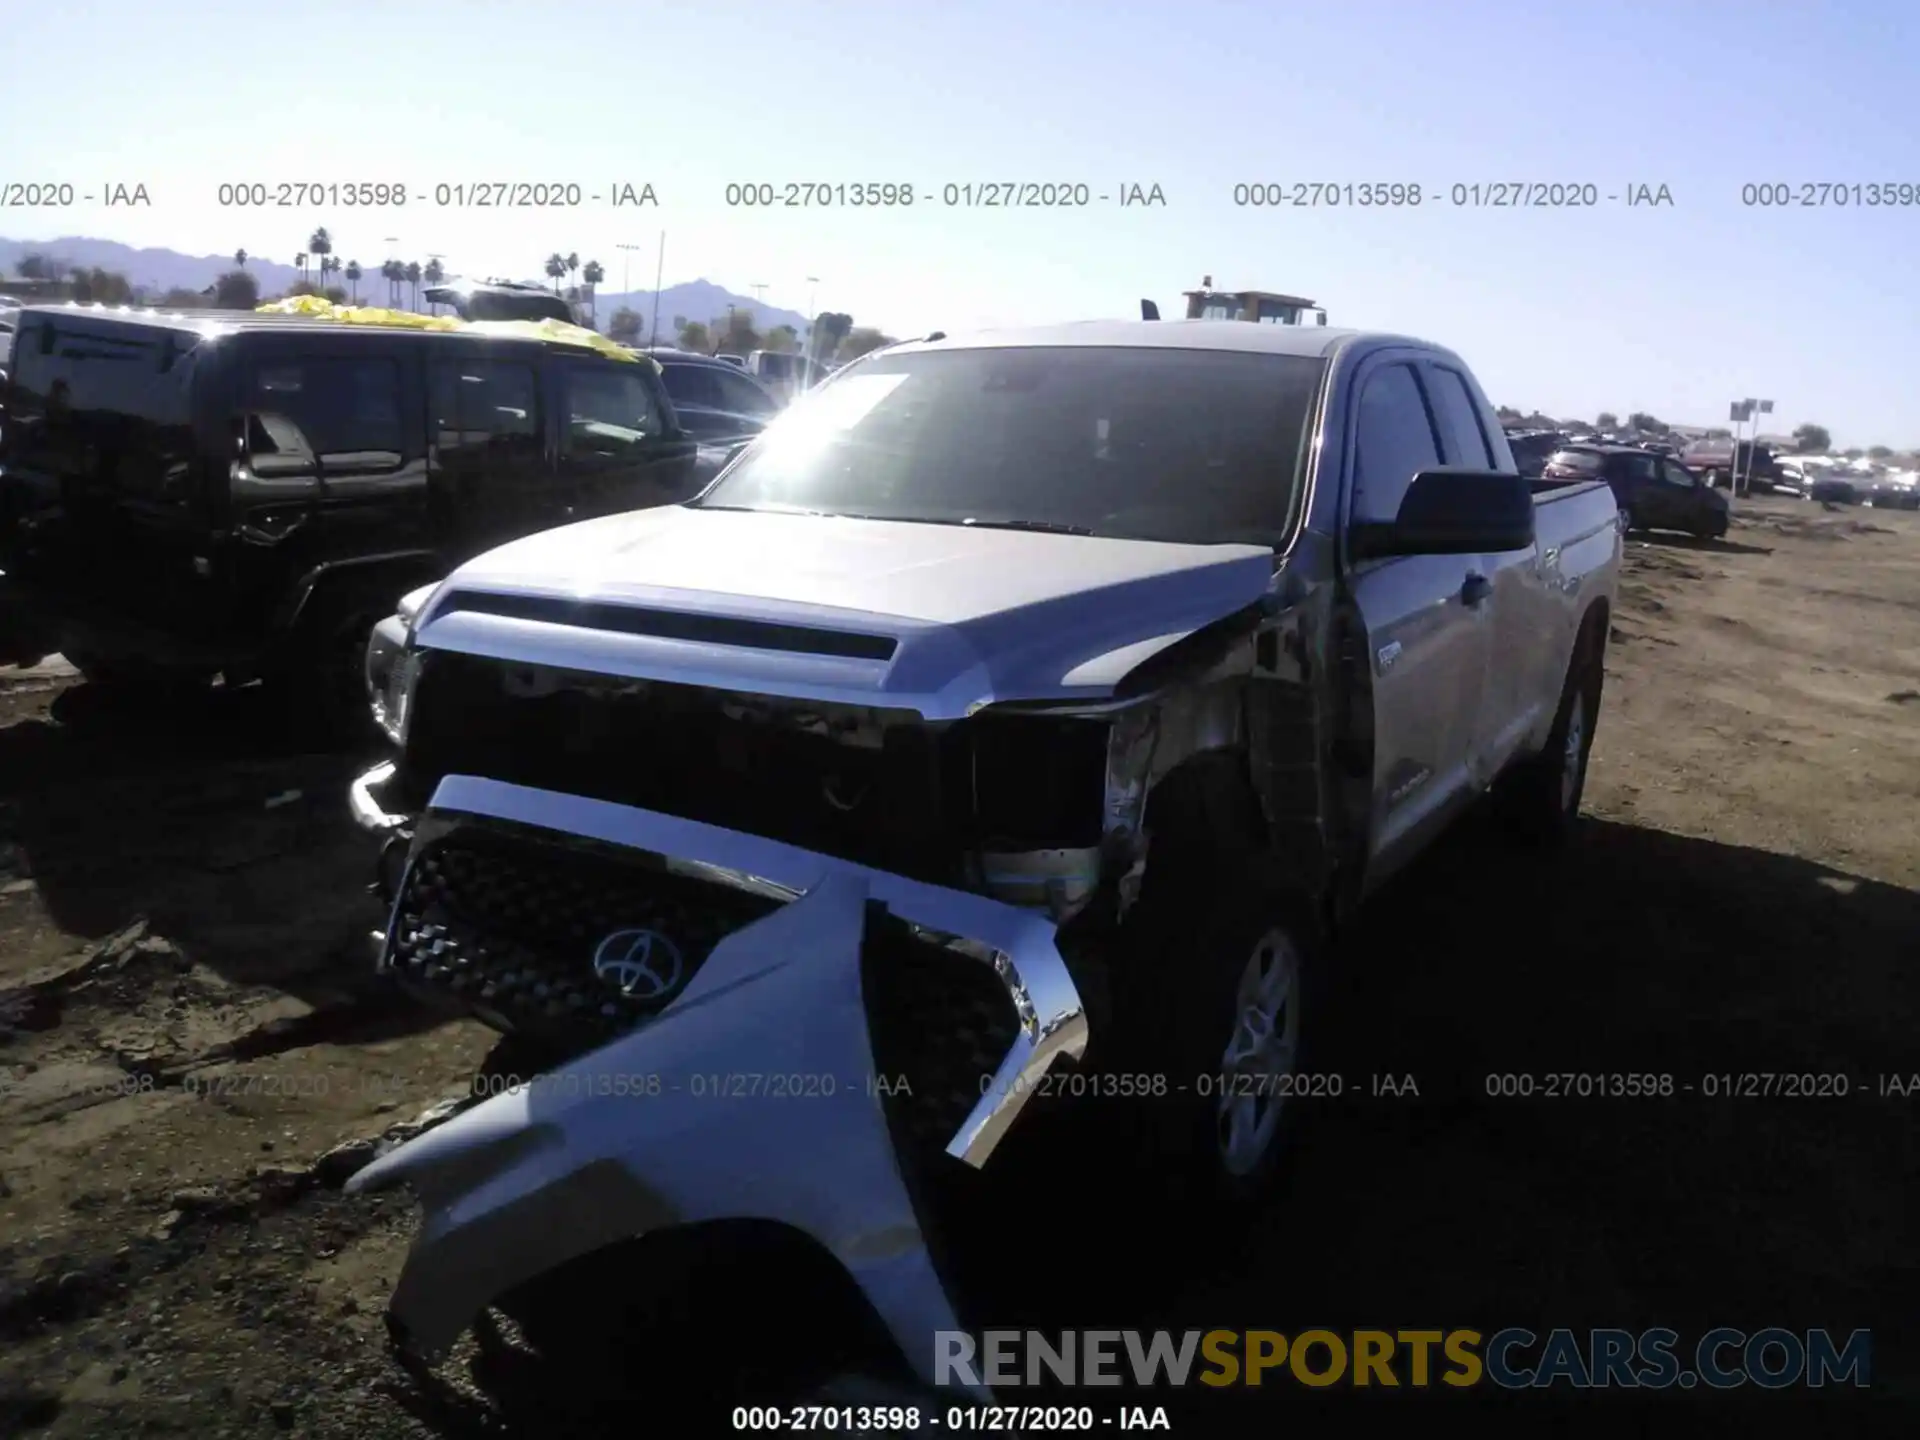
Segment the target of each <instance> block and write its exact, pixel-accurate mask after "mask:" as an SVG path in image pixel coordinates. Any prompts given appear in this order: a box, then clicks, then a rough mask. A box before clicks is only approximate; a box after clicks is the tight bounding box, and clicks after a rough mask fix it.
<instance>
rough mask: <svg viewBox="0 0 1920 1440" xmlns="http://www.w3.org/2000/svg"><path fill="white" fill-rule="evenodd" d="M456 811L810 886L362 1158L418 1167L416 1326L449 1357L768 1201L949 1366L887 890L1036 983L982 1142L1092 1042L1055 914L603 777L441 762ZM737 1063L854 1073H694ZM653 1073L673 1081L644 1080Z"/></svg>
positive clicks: (406, 1307)
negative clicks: (702, 811)
mask: <svg viewBox="0 0 1920 1440" xmlns="http://www.w3.org/2000/svg"><path fill="white" fill-rule="evenodd" d="M435 811H440V812H447V811H453V812H461V811H465V812H468V813H475V814H485V815H492V816H495V817H496V818H502V819H516V820H520V821H522V822H523V823H532V824H542V825H546V826H548V827H549V828H555V829H563V830H565V831H567V832H568V833H573V834H579V835H586V836H591V837H592V838H596V839H602V840H608V841H611V842H613V843H625V844H630V845H636V846H639V847H642V848H645V849H648V850H651V851H654V852H655V853H661V854H668V855H672V856H675V857H677V858H680V859H683V860H691V861H695V862H698V863H704V864H709V865H720V866H726V867H729V868H733V869H737V870H740V871H742V872H745V873H750V874H753V875H755V876H758V877H760V878H763V879H766V880H771V881H773V882H775V883H776V884H781V885H786V886H788V887H790V888H792V889H794V890H796V891H800V892H802V893H801V894H800V897H799V898H798V899H796V900H794V901H792V902H790V903H789V904H787V905H785V906H783V907H782V908H780V909H779V910H776V911H775V912H773V913H772V914H771V915H769V916H768V917H767V918H766V919H764V920H761V921H759V922H758V923H756V924H754V925H751V926H748V927H747V928H745V929H743V930H739V931H736V932H735V933H734V934H733V935H731V936H729V937H728V938H727V939H726V940H724V941H723V942H722V943H721V944H720V946H719V947H718V948H717V949H716V950H715V951H714V952H713V954H712V955H711V956H710V957H709V958H708V960H707V962H706V963H705V965H703V966H702V967H701V969H700V970H699V971H698V972H697V973H696V975H695V976H694V979H693V980H692V982H691V983H690V984H689V985H688V987H687V989H686V990H685V991H684V992H682V994H681V995H680V996H679V997H678V998H676V999H675V1000H674V1001H673V1003H672V1004H671V1005H669V1006H668V1007H667V1008H666V1009H665V1010H664V1011H662V1012H661V1014H660V1016H659V1018H658V1019H656V1020H655V1021H654V1022H652V1023H651V1024H649V1025H648V1026H647V1027H646V1028H644V1029H641V1030H637V1031H635V1032H633V1033H632V1034H629V1035H627V1036H624V1037H623V1038H621V1039H620V1040H618V1041H615V1042H614V1043H613V1044H611V1045H608V1046H606V1047H604V1048H602V1049H601V1050H598V1051H596V1052H594V1053H592V1054H590V1055H587V1056H585V1057H583V1058H581V1059H580V1060H577V1061H574V1062H572V1063H571V1064H568V1065H566V1066H564V1067H562V1068H560V1069H558V1070H555V1071H551V1072H548V1073H547V1074H545V1075H543V1076H541V1077H539V1079H538V1080H537V1081H535V1082H534V1083H532V1084H530V1085H528V1086H526V1087H524V1088H523V1089H521V1090H520V1091H518V1092H517V1093H512V1094H506V1095H500V1096H496V1097H494V1098H492V1099H489V1100H487V1101H485V1102H484V1103H482V1104H480V1105H478V1106H475V1107H474V1108H473V1109H471V1110H468V1111H466V1112H464V1113H462V1114H460V1115H458V1116H456V1117H455V1118H454V1119H452V1120H450V1121H448V1122H447V1123H445V1124H444V1125H442V1126H439V1127H438V1128H436V1129H434V1130H431V1131H429V1132H427V1133H426V1134H424V1135H422V1136H420V1137H419V1138H417V1139H415V1140H413V1141H411V1142H410V1143H408V1144H406V1145H403V1146H401V1147H400V1148H399V1149H397V1150H395V1151H393V1152H392V1153H391V1154H389V1155H387V1156H385V1157H383V1158H382V1159H380V1160H378V1161H376V1162H375V1163H374V1164H372V1165H370V1166H369V1167H367V1168H366V1169H365V1170H363V1171H361V1172H360V1173H359V1174H358V1175H356V1176H355V1177H354V1178H353V1180H352V1181H351V1182H349V1189H351V1190H354V1191H362V1190H375V1189H384V1188H387V1187H390V1186H393V1185H397V1184H401V1183H405V1184H408V1185H410V1186H412V1187H413V1189H414V1190H415V1192H416V1193H417V1194H418V1195H419V1197H420V1200H421V1203H422V1206H423V1208H424V1210H425V1219H424V1221H423V1224H422V1227H421V1230H420V1233H419V1235H418V1237H417V1238H416V1240H415V1242H414V1246H413V1249H412V1252H411V1253H410V1254H409V1256H408V1259H407V1264H406V1266H405V1269H404V1270H403V1271H402V1274H401V1277H400V1281H399V1284H398V1286H397V1287H396V1289H395V1292H394V1296H393V1299H392V1301H391V1303H390V1307H389V1309H390V1314H391V1315H392V1317H393V1318H394V1320H395V1321H396V1323H397V1325H398V1327H399V1328H400V1330H401V1332H402V1335H403V1337H404V1340H405V1342H406V1343H407V1345H408V1346H409V1347H410V1348H411V1349H412V1350H413V1351H414V1352H415V1353H416V1354H418V1355H420V1356H421V1357H422V1358H425V1359H427V1360H429V1361H431V1360H435V1359H438V1358H440V1357H441V1356H443V1355H444V1354H445V1352H446V1350H447V1348H448V1347H449V1346H451V1344H452V1343H453V1341H454V1340H455V1339H456V1338H457V1337H458V1336H459V1334H460V1333H461V1331H462V1330H464V1329H465V1328H466V1327H467V1326H468V1325H469V1324H470V1323H471V1322H472V1320H473V1319H474V1317H475V1316H476V1315H477V1314H478V1313H479V1311H480V1310H481V1309H482V1308H483V1307H485V1306H486V1305H487V1304H489V1303H491V1302H492V1301H493V1300H494V1299H496V1298H497V1297H498V1296H499V1295H501V1294H502V1293H504V1292H505V1291H506V1290H508V1289H511V1288H512V1287H513V1286H515V1285H517V1284H519V1283H521V1282H523V1281H526V1280H530V1279H532V1278H534V1277H536V1276H538V1275H541V1274H544V1273H546V1272H548V1271H550V1270H552V1269H554V1268H555V1267H556V1266H559V1265H562V1264H564V1263H566V1262H567V1261H569V1260H573V1259H576V1258H578V1257H580V1256H582V1255H585V1254H588V1253H591V1252H592V1251H594V1250H597V1249H600V1248H602V1247H604V1246H606V1245H608V1244H612V1243H616V1242H618V1241H620V1240H623V1239H627V1238H629V1237H632V1236H635V1235H638V1234H641V1233H643V1232H645V1231H648V1230H654V1229H659V1228H662V1227H665V1226H672V1225H680V1224H691V1223H697V1222H701V1221H707V1220H718V1219H730V1218H751V1219H762V1220H770V1221H775V1222H779V1223H784V1224H788V1225H792V1226H794V1227H795V1228H797V1229H799V1230H800V1231H802V1232H803V1233H805V1234H807V1235H808V1236H810V1237H812V1238H813V1239H814V1240H816V1241H818V1242H819V1243H820V1244H821V1245H823V1246H824V1247H825V1248H826V1249H827V1251H828V1252H829V1253H831V1254H832V1255H833V1256H835V1257H836V1258H837V1259H838V1260H839V1261H840V1263H841V1264H842V1265H844V1266H845V1267H846V1269H847V1271H848V1273H849V1274H850V1275H851V1276H852V1277H853V1279H854V1281H855V1282H856V1283H857V1284H858V1285H859V1286H860V1288H861V1290H862V1291H863V1292H864V1293H865V1295H866V1296H867V1299H868V1300H869V1302H870V1303H871V1304H872V1305H873V1307H874V1309H875V1311H876V1312H877V1313H878V1315H879V1316H880V1318H881V1320H882V1321H883V1322H884V1323H885V1324H886V1326H887V1328H888V1330H889V1331H890V1332H891V1334H892V1335H893V1337H894V1339H895V1341H896V1342H897V1343H898V1344H899V1345H900V1348H901V1350H902V1353H903V1354H904V1355H906V1356H907V1357H908V1358H909V1360H910V1361H911V1362H912V1364H913V1365H914V1367H915V1368H916V1370H918V1371H920V1372H921V1373H922V1374H923V1376H924V1377H925V1378H927V1379H928V1380H929V1381H931V1380H932V1379H933V1378H934V1377H933V1375H932V1366H933V1357H934V1350H935V1346H934V1332H936V1331H938V1330H942V1329H956V1328H958V1324H957V1320H956V1317H955V1315H954V1312H953V1307H952V1304H951V1301H950V1300H949V1298H948V1296H947V1294H946V1292H945V1289H944V1287H943V1286H942V1284H941V1281H940V1277H939V1275H938V1273H937V1272H936V1270H935V1268H934V1265H933V1263H932V1259H931V1257H930V1255H929V1253H928V1250H927V1244H926V1239H925V1236H924V1234H923V1233H922V1231H921V1228H920V1224H919V1221H918V1218H917V1216H916V1215H915V1213H914V1209H913V1205H912V1201H911V1199H910V1198H909V1195H908V1192H907V1188H906V1185H905V1182H904V1180H903V1179H902V1176H901V1173H900V1166H899V1162H898V1160H897V1158H896V1156H895V1151H894V1145H893V1141H892V1138H891V1135H890V1134H889V1131H888V1127H887V1122H886V1117H885V1114H884V1112H883V1111H882V1108H881V1101H880V1099H879V1095H878V1093H877V1091H876V1089H875V1087H874V1086H873V1085H872V1084H871V1083H870V1082H871V1078H872V1076H873V1053H872V1045H871V1041H870V1039H869V1036H868V1029H867V1017H866V1010H865V1007H864V1004H863V1001H862V996H861V985H860V953H861V942H862V936H863V931H864V921H865V907H866V905H867V903H868V901H869V900H879V901H881V902H883V903H886V904H887V905H888V907H889V908H890V909H892V910H893V911H894V913H896V914H898V915H900V916H901V918H903V919H907V920H909V921H912V922H915V923H918V924H922V925H927V926H930V927H934V928H936V929H938V930H940V931H943V932H946V933H948V934H954V935H961V936H967V937H969V938H975V939H978V940H980V941H981V942H984V943H985V944H986V945H988V946H991V947H993V948H995V949H997V950H999V951H1000V952H1001V956H1000V959H1001V961H1002V962H1003V963H1004V964H1005V967H1006V968H1005V969H1004V970H1003V979H1008V980H1009V981H1010V985H1011V986H1012V987H1013V988H1015V989H1016V1005H1017V1006H1018V1005H1019V1004H1020V1003H1021V1001H1022V1000H1024V1008H1023V1009H1022V1018H1023V1021H1026V1022H1028V1023H1027V1028H1026V1031H1025V1033H1024V1034H1023V1036H1022V1038H1021V1040H1020V1041H1018V1042H1016V1045H1015V1047H1014V1050H1013V1051H1012V1052H1011V1053H1010V1054H1009V1055H1008V1057H1007V1061H1006V1063H1005V1064H1004V1065H1003V1066H1002V1069H1001V1072H1000V1074H999V1075H997V1076H996V1083H995V1085H994V1087H993V1088H992V1089H991V1090H990V1092H989V1095H988V1097H987V1098H986V1099H984V1100H983V1101H982V1106H983V1110H982V1111H978V1112H976V1114H975V1115H973V1116H970V1117H969V1119H968V1122H967V1125H966V1126H965V1127H963V1129H962V1131H961V1134H960V1135H959V1136H956V1137H955V1140H954V1144H953V1146H951V1147H950V1150H952V1151H953V1152H954V1153H956V1154H959V1155H961V1156H962V1158H972V1159H974V1160H975V1162H976V1163H978V1161H979V1160H980V1159H983V1158H984V1151H985V1150H989V1149H990V1148H991V1142H992V1140H994V1139H997V1137H998V1135H999V1134H1000V1133H1002V1132H1003V1131H1004V1129H1005V1128H1006V1126H1007V1125H1009V1124H1011V1122H1012V1117H1013V1113H1014V1111H1015V1110H1017V1107H1008V1106H1007V1105H1006V1104H1005V1103H1004V1102H1005V1099H1006V1098H1007V1097H1008V1096H1010V1095H1012V1094H1014V1093H1015V1092H1016V1091H1017V1090H1018V1086H1019V1078H1020V1077H1027V1078H1029V1079H1031V1078H1032V1077H1033V1076H1035V1075H1037V1074H1039V1073H1043V1072H1044V1070H1045V1069H1046V1068H1047V1067H1048V1066H1049V1065H1050V1064H1051V1063H1052V1061H1053V1060H1054V1059H1056V1058H1058V1056H1059V1055H1061V1054H1073V1055H1077V1054H1079V1053H1080V1052H1081V1051H1082V1050H1083V1049H1084V1046H1085V1043H1086V1026H1085V1019H1084V1016H1083V1014H1082V1011H1081V1007H1080V1002H1079V997H1078V994H1077V992H1075V991H1074V989H1073V986H1072V982H1071V980H1070V979H1069V978H1068V977H1067V975H1066V971H1065V966H1064V964H1063V963H1062V962H1060V960H1059V956H1058V952H1057V951H1055V950H1054V949H1053V945H1052V940H1051V934H1052V927H1051V926H1049V925H1047V924H1046V922H1045V921H1043V920H1041V919H1039V918H1038V917H1035V916H1033V915H1031V914H1028V913H1026V912H1024V911H1020V910H1016V909H1014V908H1012V907H1009V906H1004V905H999V904H997V903H995V902H993V901H989V900H985V899H983V898H981V897H979V896H975V895H968V894H964V893H961V892H958V891H949V890H943V889H941V888H939V887H936V886H929V885H924V884H921V883H919V882H916V881H910V880H906V879H904V878H902V877H899V876H894V875H888V874H885V873H883V872H877V871H871V870H866V869H864V868H863V867H860V866H855V865H850V864H848V863H846V862H843V861H839V860H835V859H832V858H830V857H827V856H822V855H816V854H814V853H812V852H809V851H803V850H799V849H797V848H795V847H791V846H785V845H781V844H779V843H777V842H773V841H767V840H764V839H761V838H760V837H756V836H748V835H741V834H738V833H736V832H732V831H724V830H719V829H717V828H716V827H712V826H705V825H701V824H699V823H698V822H693V821H686V820H681V819H678V818H676V817H672V816H665V815H658V814H654V813H653V812H648V811H640V810H634V809H631V808H628V807H625V806H618V805H610V804H607V803H605V802H601V801H589V800H583V799H580V798H578V797H573V796H562V795H554V794H550V793H548V792H542V791H532V790H526V789H523V788H521V787H517V786H509V785H502V784H499V783H498V782H493V781H484V780H476V779H473V778H472V777H459V776H455V777H449V778H448V779H447V780H445V781H443V782H442V784H441V787H440V789H439V791H438V792H437V793H436V795H435V797H434V803H433V806H432V807H431V809H430V811H429V813H433V812H435ZM1041 937H1044V940H1043V943H1038V944H1037V943H1036V941H1039V940H1041ZM1049 961H1050V962H1051V963H1049ZM983 963H984V962H983ZM1021 967H1024V969H1022V968H1021ZM1054 967H1058V969H1057V973H1056V972H1055V969H1054ZM728 1073H740V1074H751V1075H761V1076H765V1075H806V1076H832V1077H833V1080H834V1085H833V1090H834V1093H833V1095H832V1096H830V1097H823V1096H818V1095H813V1096H808V1097H806V1098H769V1097H766V1096H764V1095H758V1096H754V1097H752V1098H744V1097H737V1098H720V1097H718V1096H716V1095H715V1093H714V1092H715V1091H721V1092H722V1093H723V1094H724V1090H725V1087H724V1086H722V1085H718V1084H715V1083H714V1082H713V1080H712V1078H708V1079H707V1080H706V1081H705V1083H701V1082H698V1081H696V1080H695V1078H694V1077H695V1076H701V1077H717V1076H724V1075H726V1074H728ZM654 1076H657V1077H659V1079H658V1084H657V1086H655V1085H654V1084H653V1082H652V1081H651V1079H650V1078H647V1077H654ZM635 1077H640V1079H639V1083H638V1084H636V1083H635ZM1003 1079H1004V1080H1005V1081H1006V1084H1004V1085H1002V1084H1000V1083H999V1082H1000V1081H1001V1080H1003ZM647 1089H657V1092H658V1093H656V1094H651V1095H649V1094H644V1093H641V1094H636V1093H634V1092H635V1091H636V1090H640V1091H645V1090H647ZM696 1089H700V1090H704V1092H705V1093H699V1094H697V1093H695V1091H696Z"/></svg>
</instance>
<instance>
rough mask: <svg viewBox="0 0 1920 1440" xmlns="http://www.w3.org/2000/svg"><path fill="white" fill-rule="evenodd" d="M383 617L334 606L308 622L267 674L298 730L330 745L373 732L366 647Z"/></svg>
mask: <svg viewBox="0 0 1920 1440" xmlns="http://www.w3.org/2000/svg"><path fill="white" fill-rule="evenodd" d="M378 622H379V617H378V616H376V615H373V614H371V613H366V612H361V611H357V610H354V611H345V612H342V611H333V612H331V613H328V614H325V615H321V616H317V617H315V618H314V619H313V620H312V621H311V622H309V624H308V625H307V626H305V627H304V628H303V633H302V634H301V635H300V636H299V637H298V639H297V640H296V641H295V643H294V645H293V647H292V649H291V650H290V652H289V653H288V655H287V656H286V658H285V659H283V660H282V661H281V663H280V665H279V667H278V668H277V669H276V670H275V672H274V673H273V674H272V675H271V676H270V677H268V680H267V684H268V687H269V688H270V689H271V690H272V691H273V693H274V696H275V699H276V700H277V702H278V703H279V705H280V707H281V709H282V711H283V713H284V714H285V717H286V721H287V725H288V728H289V729H290V730H291V731H292V732H293V733H294V734H296V735H300V736H303V737H305V738H307V739H310V740H312V741H314V742H315V743H317V744H321V745H324V746H327V747H330V748H331V747H336V746H337V747H348V746H352V745H357V744H358V743H360V742H361V741H363V740H369V739H372V738H373V736H374V734H375V730H374V725H373V713H372V710H371V709H370V708H369V706H368V703H367V690H366V653H367V636H368V634H369V632H371V631H372V629H373V627H374V626H375V625H376V624H377V623H378Z"/></svg>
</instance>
